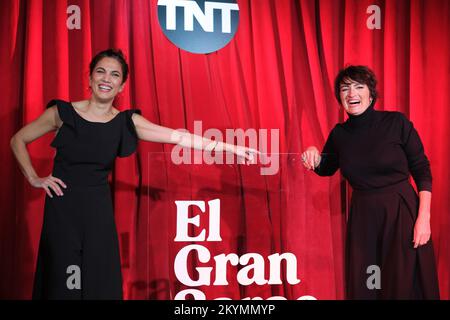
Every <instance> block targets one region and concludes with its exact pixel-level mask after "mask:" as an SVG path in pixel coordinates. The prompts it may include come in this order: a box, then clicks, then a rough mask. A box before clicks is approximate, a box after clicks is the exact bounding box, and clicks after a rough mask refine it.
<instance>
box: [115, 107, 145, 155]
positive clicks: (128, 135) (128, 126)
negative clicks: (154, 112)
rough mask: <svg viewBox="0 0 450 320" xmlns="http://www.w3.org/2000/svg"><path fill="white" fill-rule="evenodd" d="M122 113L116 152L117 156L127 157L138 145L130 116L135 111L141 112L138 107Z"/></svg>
mask: <svg viewBox="0 0 450 320" xmlns="http://www.w3.org/2000/svg"><path fill="white" fill-rule="evenodd" d="M122 113H123V119H122V133H121V137H120V144H119V152H118V153H117V156H119V157H128V156H129V155H131V154H132V153H133V152H135V151H136V148H137V145H138V136H137V133H136V127H135V126H134V123H133V119H132V116H133V114H135V113H137V114H142V112H141V110H139V109H130V110H125V111H122Z"/></svg>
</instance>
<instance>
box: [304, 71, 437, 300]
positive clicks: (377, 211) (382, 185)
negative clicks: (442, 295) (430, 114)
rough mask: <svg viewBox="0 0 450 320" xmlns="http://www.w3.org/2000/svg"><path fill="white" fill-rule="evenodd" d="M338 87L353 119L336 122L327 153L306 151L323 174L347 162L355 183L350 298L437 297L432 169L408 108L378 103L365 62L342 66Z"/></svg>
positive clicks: (349, 242)
mask: <svg viewBox="0 0 450 320" xmlns="http://www.w3.org/2000/svg"><path fill="white" fill-rule="evenodd" d="M335 95H336V98H337V100H338V102H339V103H340V104H341V105H342V106H343V107H344V109H345V111H346V112H347V114H348V116H349V119H348V120H347V121H345V122H344V123H342V124H340V123H339V124H337V125H336V126H335V127H334V128H333V130H332V131H331V133H330V135H329V137H328V139H327V141H326V143H325V146H324V148H323V151H322V153H319V151H318V150H317V148H316V147H314V146H312V147H309V148H307V150H306V151H305V152H304V153H303V155H302V159H303V163H304V165H305V167H306V168H308V169H310V170H314V172H315V173H317V174H318V175H320V176H331V175H333V174H334V173H335V172H336V171H337V170H338V169H341V172H342V174H343V176H344V177H345V178H346V179H347V180H348V181H349V183H350V185H351V186H352V189H353V194H352V201H351V207H350V214H349V219H348V222H347V241H346V291H347V292H346V294H347V298H348V299H439V288H438V282H437V276H436V267H435V261H434V254H433V246H432V243H431V239H430V235H431V231H430V202H431V180H432V179H431V171H430V164H429V162H428V159H427V157H426V156H425V154H424V149H423V145H422V142H421V140H420V138H419V135H418V134H417V131H416V130H415V129H414V127H413V124H412V123H411V122H410V121H409V120H408V119H406V118H405V116H404V115H403V114H402V113H399V112H388V111H376V110H374V105H375V101H376V99H377V91H376V78H375V76H374V74H373V72H372V71H371V70H370V69H368V68H367V67H364V66H349V67H347V68H345V69H343V70H341V71H340V72H339V74H338V76H337V77H336V80H335ZM410 174H411V175H412V177H413V179H414V181H415V183H416V186H417V190H418V192H419V196H417V194H416V192H415V191H414V189H413V187H412V186H411V184H410V183H409V176H410Z"/></svg>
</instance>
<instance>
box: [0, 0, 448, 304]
mask: <svg viewBox="0 0 450 320" xmlns="http://www.w3.org/2000/svg"><path fill="white" fill-rule="evenodd" d="M238 4H239V7H240V22H239V28H238V32H237V34H236V36H235V38H234V39H233V40H232V41H231V42H230V44H229V45H228V46H226V47H225V48H224V49H222V50H220V51H218V52H215V53H212V54H209V55H194V54H190V53H187V52H184V51H180V50H179V49H178V48H176V47H175V46H174V45H173V44H171V43H170V42H169V41H168V40H167V39H166V37H165V36H164V34H163V33H162V30H161V28H160V26H159V24H158V19H157V1H156V0H133V1H131V0H130V1H126V0H104V1H93V0H92V1H89V0H70V1H69V0H67V1H66V0H45V1H44V0H27V1H25V0H23V1H21V0H17V1H14V0H5V1H1V2H0V63H1V72H0V88H1V90H2V92H3V93H2V98H3V99H2V107H1V108H0V119H1V120H0V121H1V132H2V134H1V135H0V150H1V152H0V157H1V159H0V163H1V166H0V177H1V179H0V203H1V214H0V297H2V298H16V299H28V298H30V297H31V289H32V283H33V275H34V268H35V263H36V256H37V248H38V243H39V234H40V230H41V225H42V217H43V204H44V191H43V190H42V189H34V188H32V187H30V185H29V184H28V183H27V182H26V181H25V180H24V178H23V176H22V174H21V172H20V170H19V168H18V166H17V164H16V163H15V160H14V159H13V155H12V152H11V151H10V148H9V140H10V138H11V136H12V135H13V134H14V133H15V132H16V131H17V130H18V129H19V128H20V127H21V126H23V125H24V124H26V123H29V122H30V121H32V120H34V119H35V118H36V117H38V116H39V115H40V114H41V113H42V112H43V111H44V107H45V104H46V103H47V102H48V101H49V100H50V99H52V98H60V99H66V100H70V101H77V100H81V99H85V98H87V97H88V96H89V91H88V75H89V72H88V64H89V61H90V59H91V58H92V56H93V54H95V53H96V52H98V51H100V50H103V49H106V48H109V47H116V48H121V49H122V50H123V51H124V52H125V54H126V55H127V57H128V60H129V64H130V68H131V75H130V79H129V81H128V83H127V85H126V89H125V90H124V92H122V94H121V95H120V97H119V98H118V99H117V101H116V105H117V107H118V108H119V109H121V110H124V109H127V108H130V107H133V108H140V109H142V111H143V115H144V116H145V117H146V118H148V119H149V120H150V121H153V122H155V123H158V124H161V125H164V126H169V127H173V128H187V129H189V130H190V131H191V132H192V131H193V129H194V127H193V125H194V121H196V120H202V121H203V129H204V130H206V129H208V128H219V129H220V130H225V129H226V128H243V129H249V128H255V129H279V130H280V150H279V152H280V153H281V156H280V171H279V172H278V174H276V175H272V176H262V175H260V173H259V166H248V167H246V166H242V165H180V166H177V165H174V164H173V163H172V162H171V161H170V154H169V153H170V151H171V146H168V145H161V144H155V143H146V142H141V143H140V146H139V150H138V152H137V153H136V154H135V155H133V156H131V157H129V158H125V159H120V160H118V161H117V162H116V166H115V170H114V172H113V174H112V176H111V183H112V187H113V192H114V206H115V218H116V223H117V229H118V234H119V239H120V254H121V259H122V271H123V278H124V283H123V284H124V285H123V287H124V294H125V298H127V299H173V298H174V296H175V294H176V293H177V292H179V291H180V290H182V289H184V288H186V287H185V286H184V285H182V284H180V282H179V281H177V279H176V277H175V273H174V271H173V263H174V259H175V256H176V255H177V253H178V252H179V250H180V249H181V248H182V247H184V246H186V245H188V244H190V243H182V242H175V241H174V238H175V224H176V206H175V203H174V201H175V200H189V199H192V200H203V201H208V200H211V199H217V198H219V199H220V200H221V236H222V239H223V240H222V241H221V242H202V243H200V244H201V245H204V246H205V247H207V248H208V249H209V250H210V252H211V256H215V255H218V254H221V253H237V254H238V255H242V254H244V253H247V252H256V253H259V254H261V255H262V256H263V257H267V256H268V255H270V254H273V253H283V252H292V253H294V254H295V255H296V257H297V259H298V277H299V278H300V279H301V282H300V283H299V284H297V285H289V284H288V283H287V282H286V277H285V276H284V277H283V280H284V282H283V284H282V285H273V286H269V285H262V286H258V285H250V286H242V285H239V284H238V283H237V281H236V273H237V271H238V270H237V268H236V267H231V266H229V267H228V268H227V271H228V280H229V283H230V284H229V285H228V286H203V287H200V288H198V289H200V290H201V291H202V292H204V293H205V295H206V297H207V298H208V299H213V298H216V297H230V298H233V299H242V298H245V297H256V296H257V297H262V298H267V297H270V296H276V295H279V296H284V297H286V298H288V299H297V298H298V297H300V296H303V295H312V296H314V297H316V298H318V299H343V298H344V277H343V262H344V261H343V253H344V250H343V248H344V238H345V237H344V235H345V212H346V207H347V206H346V202H347V201H346V199H347V198H348V197H347V195H346V193H347V188H346V185H345V183H343V182H342V179H341V177H340V176H339V174H336V175H335V176H334V177H332V178H320V177H318V176H316V175H314V174H313V173H311V172H307V171H306V170H305V169H303V167H302V166H301V163H300V161H299V159H298V158H299V156H298V153H300V152H302V151H303V150H304V149H305V148H306V147H307V146H309V145H312V144H314V145H316V146H318V147H319V149H320V148H321V147H322V145H323V143H324V141H325V139H326V137H327V135H328V132H329V131H330V129H331V128H332V127H333V126H334V124H335V123H336V122H338V121H343V120H344V114H343V112H342V110H340V108H339V105H338V104H337V103H336V101H335V99H334V96H333V80H334V77H335V75H336V74H337V72H338V70H339V69H340V68H342V67H343V66H345V65H347V64H364V65H367V66H369V67H370V68H372V69H373V70H374V71H375V73H376V74H377V76H378V80H379V90H380V99H379V101H378V102H377V106H376V108H377V109H378V110H396V111H402V112H404V113H405V114H406V115H407V116H408V117H409V118H410V119H411V120H412V121H413V123H414V125H415V127H416V128H417V130H418V132H419V134H420V135H421V138H422V139H423V142H424V145H425V151H426V153H427V155H428V157H429V159H430V162H431V166H432V172H433V176H434V185H433V200H432V213H431V214H432V221H431V222H432V237H433V241H434V248H435V253H436V262H437V267H438V274H439V283H440V290H441V296H442V298H444V299H449V297H450V246H449V245H450V219H449V211H450V197H449V194H448V188H449V183H450V172H449V170H448V158H449V156H450V154H449V150H450V129H449V128H450V126H449V125H448V121H449V119H450V108H449V106H448V101H450V95H449V92H450V63H449V61H450V59H449V39H450V32H449V31H450V25H449V23H450V22H449V13H450V1H447V0H426V1H425V0H411V1H406V0H339V1H338V0H320V1H318V0H317V1H314V0H295V1H294V0H276V1H275V0H238ZM70 5H77V6H79V8H80V9H81V29H80V30H76V29H75V30H69V29H68V28H67V27H66V20H67V19H68V17H69V16H70V15H71V14H70V13H69V14H68V13H67V7H68V6H70ZM370 5H378V6H379V7H380V8H381V29H379V30H378V29H375V30H370V29H368V28H367V26H366V21H367V19H368V18H369V16H370V15H371V14H370V13H367V12H366V10H367V8H368V7H369V6H370ZM51 139H52V134H48V135H46V136H45V137H44V138H42V139H39V140H37V141H35V142H33V143H32V144H30V146H29V150H30V153H31V156H32V161H33V164H34V165H35V168H36V169H37V172H38V173H39V174H40V175H42V176H43V175H48V174H49V173H50V172H51V168H52V158H53V156H54V150H53V149H52V148H51V147H50V146H49V143H50V141H51ZM380 156H382V155H380ZM194 211H195V210H194ZM196 213H198V212H196ZM207 223H208V221H207V219H206V220H205V219H203V218H202V219H201V227H206V226H207ZM199 230H200V229H198V228H193V230H192V231H194V232H195V233H198V231H199ZM212 261H214V260H212ZM197 266H211V267H214V265H213V263H212V262H210V263H206V264H205V263H200V262H198V261H197V260H196V259H192V261H190V262H189V268H190V272H191V274H192V276H193V277H194V278H195V277H196V276H198V274H197V273H196V272H194V271H195V267H197ZM266 267H268V263H266ZM267 273H268V271H267V270H266V274H267ZM212 278H213V279H214V276H213V277H212Z"/></svg>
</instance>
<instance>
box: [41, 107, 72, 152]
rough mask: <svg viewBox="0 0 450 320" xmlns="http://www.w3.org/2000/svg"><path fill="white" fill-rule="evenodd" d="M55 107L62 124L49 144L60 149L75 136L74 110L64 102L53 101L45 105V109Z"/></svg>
mask: <svg viewBox="0 0 450 320" xmlns="http://www.w3.org/2000/svg"><path fill="white" fill-rule="evenodd" d="M55 105H56V108H57V110H58V115H59V118H60V119H61V121H62V122H63V124H62V126H61V127H60V128H59V129H58V132H57V134H56V136H55V138H54V139H53V141H52V143H51V144H50V145H51V146H52V147H54V148H58V147H62V146H64V145H66V144H69V143H70V141H72V140H73V139H74V138H76V136H77V128H76V121H75V118H74V114H73V113H74V112H75V111H74V110H73V106H72V104H71V103H69V102H67V101H64V100H57V99H53V100H50V101H49V103H47V106H46V108H51V107H53V106H55Z"/></svg>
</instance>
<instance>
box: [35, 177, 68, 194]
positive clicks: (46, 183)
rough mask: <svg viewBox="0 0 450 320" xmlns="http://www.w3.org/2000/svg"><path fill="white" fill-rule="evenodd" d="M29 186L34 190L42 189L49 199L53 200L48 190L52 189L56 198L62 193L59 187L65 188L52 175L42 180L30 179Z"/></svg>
mask: <svg viewBox="0 0 450 320" xmlns="http://www.w3.org/2000/svg"><path fill="white" fill-rule="evenodd" d="M30 184H31V185H32V186H33V187H35V188H43V189H44V190H45V192H47V194H48V196H49V197H50V198H53V195H52V193H51V191H50V189H52V190H53V191H54V192H55V193H56V194H57V195H58V196H62V195H64V193H63V192H62V190H61V187H60V186H62V187H63V188H67V186H66V184H65V183H64V182H62V180H61V179H58V178H55V177H54V176H52V175H49V176H48V177H44V178H40V177H36V178H32V179H30Z"/></svg>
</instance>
